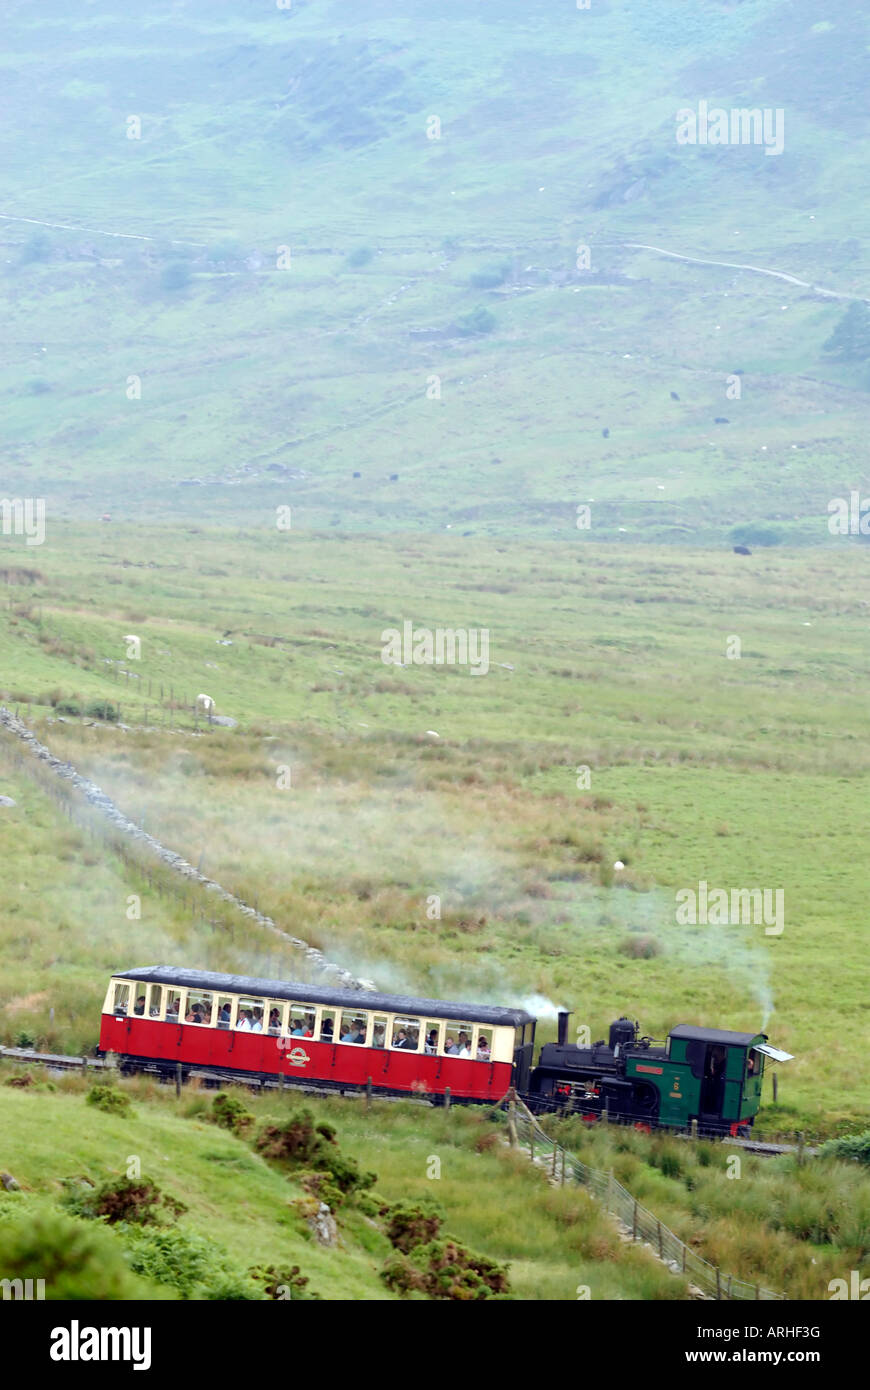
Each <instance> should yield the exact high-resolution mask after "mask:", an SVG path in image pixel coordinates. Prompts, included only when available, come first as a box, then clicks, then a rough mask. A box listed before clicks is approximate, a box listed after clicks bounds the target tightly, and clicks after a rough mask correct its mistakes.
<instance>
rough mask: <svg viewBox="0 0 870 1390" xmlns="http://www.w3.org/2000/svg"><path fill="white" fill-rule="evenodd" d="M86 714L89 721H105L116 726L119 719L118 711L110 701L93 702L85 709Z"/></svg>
mask: <svg viewBox="0 0 870 1390" xmlns="http://www.w3.org/2000/svg"><path fill="white" fill-rule="evenodd" d="M85 714H86V715H87V716H88V718H89V719H105V720H107V721H108V722H109V723H110V724H114V723H115V721H116V719H117V718H118V709H117V706H116V705H113V704H112V703H111V701H109V700H92V701H91V703H90V704H89V705H88V706H87V708H86V709H85Z"/></svg>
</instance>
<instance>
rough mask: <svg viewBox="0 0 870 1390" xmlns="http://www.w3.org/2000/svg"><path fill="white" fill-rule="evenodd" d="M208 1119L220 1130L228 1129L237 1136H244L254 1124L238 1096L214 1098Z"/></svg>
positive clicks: (252, 1117) (251, 1116) (252, 1118)
mask: <svg viewBox="0 0 870 1390" xmlns="http://www.w3.org/2000/svg"><path fill="white" fill-rule="evenodd" d="M209 1118H210V1119H211V1120H212V1121H213V1123H214V1124H216V1125H220V1127H221V1129H229V1130H232V1132H233V1134H239V1135H243V1134H245V1133H246V1132H247V1130H248V1129H249V1128H250V1126H251V1125H252V1124H253V1123H254V1116H253V1115H252V1114H251V1112H250V1110H246V1109H245V1104H244V1101H242V1100H240V1099H239V1097H238V1096H227V1095H222V1096H215V1098H214V1100H213V1101H212V1106H211V1115H210V1117H209Z"/></svg>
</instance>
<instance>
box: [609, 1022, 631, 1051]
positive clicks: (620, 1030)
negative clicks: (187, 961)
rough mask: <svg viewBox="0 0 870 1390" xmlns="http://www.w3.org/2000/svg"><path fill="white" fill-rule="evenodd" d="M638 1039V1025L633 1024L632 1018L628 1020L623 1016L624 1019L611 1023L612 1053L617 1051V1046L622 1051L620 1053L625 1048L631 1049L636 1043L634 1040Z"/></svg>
mask: <svg viewBox="0 0 870 1390" xmlns="http://www.w3.org/2000/svg"><path fill="white" fill-rule="evenodd" d="M636 1037H637V1024H636V1023H632V1021H631V1019H630V1018H626V1017H625V1016H624V1015H623V1017H622V1018H618V1019H617V1020H616V1022H615V1023H611V1025H610V1047H611V1051H615V1050H616V1048H617V1046H618V1047H619V1050H620V1052H621V1051H622V1050H623V1049H624V1048H625V1047H629V1046H630V1045H631V1044H632V1043H633V1042H634V1040H635V1038H636Z"/></svg>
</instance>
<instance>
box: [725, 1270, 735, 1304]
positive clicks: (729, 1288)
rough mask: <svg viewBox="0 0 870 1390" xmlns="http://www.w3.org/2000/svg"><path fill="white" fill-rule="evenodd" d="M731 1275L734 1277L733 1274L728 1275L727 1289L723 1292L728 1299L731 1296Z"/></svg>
mask: <svg viewBox="0 0 870 1390" xmlns="http://www.w3.org/2000/svg"><path fill="white" fill-rule="evenodd" d="M733 1277H734V1276H733V1275H731V1274H729V1275H728V1289H727V1291H726V1294H725V1297H726V1298H728V1299H730V1297H731V1280H732V1278H733Z"/></svg>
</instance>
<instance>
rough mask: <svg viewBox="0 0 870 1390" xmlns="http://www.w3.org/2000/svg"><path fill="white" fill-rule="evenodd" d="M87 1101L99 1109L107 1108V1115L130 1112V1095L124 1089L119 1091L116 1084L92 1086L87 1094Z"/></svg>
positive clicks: (127, 1113)
mask: <svg viewBox="0 0 870 1390" xmlns="http://www.w3.org/2000/svg"><path fill="white" fill-rule="evenodd" d="M87 1102H88V1105H95V1106H96V1108H97V1109H98V1110H105V1112H106V1114H107V1115H129V1114H130V1097H129V1096H128V1095H125V1094H124V1092H123V1091H117V1090H116V1089H115V1087H114V1086H102V1085H97V1086H92V1087H91V1089H90V1090H89V1091H88V1094H87Z"/></svg>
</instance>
